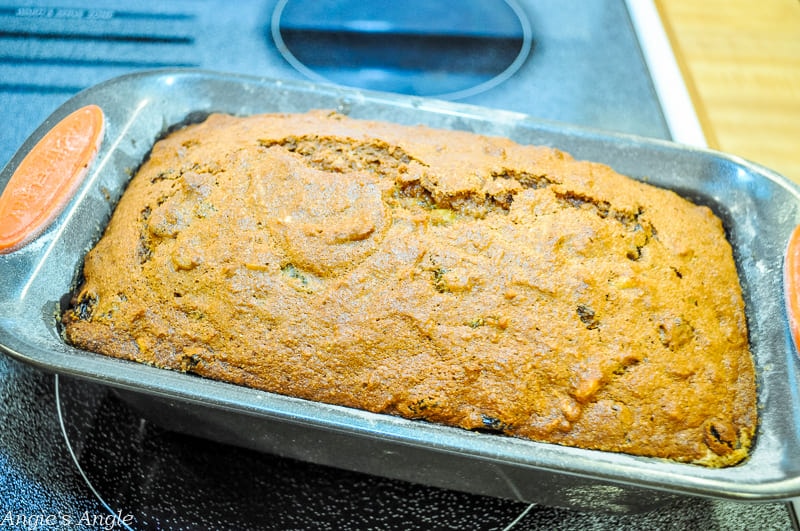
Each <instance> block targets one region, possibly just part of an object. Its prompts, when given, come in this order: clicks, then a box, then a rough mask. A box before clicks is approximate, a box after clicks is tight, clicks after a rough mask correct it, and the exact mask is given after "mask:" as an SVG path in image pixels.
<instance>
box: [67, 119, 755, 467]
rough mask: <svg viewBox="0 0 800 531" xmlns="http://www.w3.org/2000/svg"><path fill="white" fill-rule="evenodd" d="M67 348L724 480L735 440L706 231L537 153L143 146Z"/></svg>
mask: <svg viewBox="0 0 800 531" xmlns="http://www.w3.org/2000/svg"><path fill="white" fill-rule="evenodd" d="M84 274H85V283H84V284H83V285H82V286H81V288H80V290H79V291H78V292H77V293H76V295H75V298H74V301H73V306H72V308H71V309H70V310H69V311H67V312H66V313H65V315H64V316H63V322H64V325H65V335H66V337H67V339H68V340H69V341H70V342H72V343H74V344H75V345H77V346H79V347H82V348H85V349H88V350H93V351H97V352H101V353H104V354H107V355H111V356H117V357H122V358H128V359H133V360H137V361H140V362H144V363H149V364H153V365H156V366H159V367H164V368H171V369H176V370H182V371H190V372H193V373H197V374H200V375H203V376H207V377H210V378H217V379H221V380H225V381H229V382H233V383H238V384H243V385H248V386H252V387H256V388H260V389H265V390H268V391H273V392H278V393H284V394H288V395H293V396H298V397H302V398H307V399H311V400H318V401H324V402H330V403H336V404H341V405H345V406H352V407H358V408H362V409H367V410H370V411H376V412H383V413H390V414H397V415H402V416H405V417H409V418H414V419H425V420H428V421H433V422H440V423H445V424H449V425H454V426H460V427H463V428H467V429H477V430H485V431H490V432H498V433H504V434H507V435H512V436H517V437H524V438H530V439H534V440H537V441H546V442H553V443H559V444H565V445H572V446H579V447H584V448H592V449H599V450H608V451H617V452H627V453H631V454H636V455H644V456H653V457H664V458H669V459H674V460H678V461H685V462H693V463H700V464H705V465H709V466H727V465H731V464H735V463H737V462H739V461H740V460H742V459H743V458H744V457H746V455H747V453H748V448H749V446H750V444H751V440H752V437H753V434H754V433H755V427H756V422H757V416H756V405H755V402H756V388H755V376H754V367H753V360H752V357H751V355H750V352H749V347H748V341H747V326H746V322H745V313H744V305H743V301H742V296H741V290H740V287H739V283H738V277H737V272H736V267H735V264H734V261H733V257H732V252H731V248H730V245H729V244H728V242H727V241H726V239H725V235H724V231H723V228H722V224H721V222H720V220H719V219H718V218H717V217H715V216H714V215H713V213H712V212H711V211H710V210H709V209H708V208H706V207H703V206H697V205H694V204H692V203H690V202H688V201H686V200H684V199H682V198H680V197H679V196H677V195H676V194H674V193H672V192H670V191H666V190H662V189H658V188H655V187H653V186H649V185H646V184H643V183H640V182H637V181H634V180H631V179H629V178H627V177H624V176H622V175H619V174H617V173H616V172H614V171H613V170H612V169H610V168H609V167H607V166H604V165H601V164H596V163H591V162H583V161H576V160H573V159H572V157H570V156H569V155H567V154H565V153H563V152H560V151H558V150H555V149H551V148H543V147H534V146H520V145H517V144H515V143H513V142H511V141H510V140H507V139H502V138H491V137H483V136H478V135H474V134H471V133H467V132H456V131H439V130H433V129H429V128H425V127H404V126H398V125H394V124H389V123H381V122H367V121H358V120H353V119H350V118H346V117H343V116H341V115H337V114H334V113H328V112H322V111H318V112H311V113H308V114H300V115H262V116H253V117H248V118H234V117H230V116H223V115H215V116H212V117H210V118H209V119H208V120H207V121H205V122H204V123H201V124H197V125H192V126H189V127H186V128H184V129H182V130H179V131H177V132H175V133H173V134H171V135H170V136H168V137H167V138H165V139H164V140H162V141H160V142H158V143H157V144H156V145H155V146H154V148H153V151H152V153H151V155H150V157H149V159H148V160H147V161H146V162H145V164H144V165H143V166H142V168H141V169H140V171H139V172H138V174H137V175H136V177H135V178H134V179H133V181H132V182H131V184H130V187H129V189H128V190H127V191H126V193H125V194H124V196H123V198H122V200H121V201H120V204H119V206H118V208H117V210H116V212H115V214H114V217H113V219H112V220H111V223H110V225H109V227H108V229H107V232H106V234H105V235H104V237H103V238H102V240H101V241H100V242H99V243H98V245H97V246H96V248H95V249H94V250H92V251H91V252H90V253H89V255H88V256H87V258H86V264H85V272H84Z"/></svg>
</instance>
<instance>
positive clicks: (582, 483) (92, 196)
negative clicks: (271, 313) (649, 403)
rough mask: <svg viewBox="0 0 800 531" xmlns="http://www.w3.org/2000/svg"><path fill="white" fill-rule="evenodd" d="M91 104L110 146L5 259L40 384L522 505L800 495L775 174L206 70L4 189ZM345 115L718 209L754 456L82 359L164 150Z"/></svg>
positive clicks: (3, 342)
mask: <svg viewBox="0 0 800 531" xmlns="http://www.w3.org/2000/svg"><path fill="white" fill-rule="evenodd" d="M88 104H96V105H99V106H100V107H101V108H102V109H103V111H104V112H105V116H106V130H105V138H104V141H103V144H102V146H101V148H100V151H99V153H98V156H97V158H96V160H95V162H94V163H93V164H92V166H91V167H90V169H89V173H88V175H87V177H86V180H85V181H84V182H83V184H82V187H81V188H80V189H79V190H78V192H77V194H76V195H75V197H74V198H73V200H72V202H71V203H70V204H69V205H68V206H67V208H66V210H65V211H64V212H63V213H62V214H61V215H60V216H59V217H58V218H57V219H56V221H55V222H54V223H53V224H52V225H51V226H50V227H49V228H48V229H47V230H46V231H45V232H44V233H43V234H42V235H41V236H39V237H38V238H37V239H36V240H34V241H33V242H31V243H29V244H28V245H27V246H25V247H23V248H22V249H20V250H18V251H16V252H13V253H10V254H7V255H0V273H1V274H2V283H1V284H0V346H2V348H3V350H5V351H6V352H7V353H8V354H9V355H11V356H13V357H15V358H18V359H20V360H22V361H24V362H27V363H30V364H32V365H34V366H37V367H40V368H42V369H44V370H46V371H50V372H54V373H57V374H62V375H68V376H72V377H77V378H82V379H87V380H90V381H94V382H99V383H102V384H105V385H107V386H110V387H112V388H114V389H116V390H117V391H118V392H119V393H120V394H121V395H122V396H123V397H124V398H125V399H126V400H127V401H128V402H129V403H130V404H131V405H132V406H134V407H135V408H136V409H138V410H139V411H140V412H142V414H143V415H145V416H146V417H148V418H150V419H151V420H154V421H156V422H159V423H161V424H163V425H165V426H167V427H170V428H172V429H174V430H178V431H184V432H188V433H191V434H194V435H199V436H204V437H209V438H212V439H215V440H218V441H222V442H227V443H232V444H236V445H241V446H245V447H249V448H254V449H258V450H262V451H266V452H271V453H275V454H279V455H283V456H288V457H292V458H297V459H301V460H307V461H311V462H315V463H321V464H325V465H331V466H335V467H342V468H345V469H350V470H356V471H361V472H366V473H370V474H376V475H382V476H387V477H393V478H400V479H404V480H409V481H413V482H420V483H424V484H429V485H433V486H439V487H445V488H452V489H457V490H463V491H467V492H473V493H477V494H484V495H492V496H498V497H506V498H512V499H516V500H520V501H526V502H536V503H542V504H549V505H556V506H565V507H573V508H579V509H584V510H587V509H599V510H606V511H641V510H646V509H649V508H652V507H654V506H655V505H658V504H660V503H663V502H665V501H667V500H670V499H672V498H674V497H676V496H684V495H689V496H706V497H715V498H723V499H732V500H741V501H775V500H782V499H788V498H791V497H796V496H798V495H800V390H799V389H798V382H800V358H798V357H797V355H796V352H795V348H794V345H793V342H792V338H791V335H790V333H789V329H788V322H787V316H786V311H785V309H784V304H783V280H782V279H783V275H782V269H783V258H784V252H785V248H786V242H787V239H788V237H789V235H790V233H791V231H792V229H793V228H794V227H795V226H796V225H797V224H798V222H800V193H798V189H797V187H796V186H795V185H794V184H792V183H790V182H789V181H788V180H787V179H785V178H783V177H781V176H779V175H776V174H775V173H773V172H771V171H769V170H767V169H765V168H762V167H759V166H757V165H754V164H751V163H749V162H746V161H743V160H740V159H737V158H734V157H730V156H727V155H724V154H721V153H716V152H713V151H708V150H702V149H693V148H687V147H683V146H679V145H676V144H673V143H669V142H664V141H658V140H651V139H645V138H638V137H633V136H627V135H618V134H610V133H605V132H599V131H594V130H588V129H583V128H575V127H568V126H564V125H561V124H554V123H543V122H541V121H537V120H535V119H533V118H530V117H527V116H523V115H520V114H516V113H509V112H503V111H498V110H489V109H482V108H476V107H472V106H466V105H459V104H453V103H446V102H440V101H434V100H427V99H422V98H414V97H404V96H395V95H386V94H377V93H369V92H363V91H357V90H350V89H344V88H337V87H332V86H324V85H316V84H311V83H303V82H287V81H276V80H268V79H261V78H253V77H242V76H237V75H226V74H218V73H210V72H201V71H186V70H169V71H156V72H148V73H141V74H134V75H130V76H126V77H122V78H117V79H114V80H111V81H109V82H106V83H103V84H101V85H98V86H96V87H93V88H90V89H88V90H86V91H84V92H82V93H80V94H78V95H77V96H75V97H74V98H73V99H71V100H70V101H68V102H67V103H66V104H65V105H64V106H63V107H62V108H60V109H58V110H57V111H56V112H55V113H54V114H53V115H52V116H51V117H50V118H49V119H48V120H47V121H46V122H45V123H44V124H42V126H41V127H40V128H39V129H38V130H37V131H36V132H35V133H34V134H33V135H32V137H31V138H30V139H29V140H28V141H27V142H26V143H25V144H24V145H23V146H22V148H21V149H20V151H19V152H18V153H17V155H15V157H14V158H13V159H12V160H11V162H10V163H9V164H8V166H7V167H6V168H5V169H4V171H3V173H2V174H0V187H4V186H5V183H7V182H8V180H9V178H10V176H11V174H12V173H13V171H14V169H15V168H16V166H17V165H18V164H19V163H20V161H21V160H22V158H23V157H24V156H25V154H26V153H27V151H28V150H30V149H31V148H32V146H34V145H35V144H36V142H37V140H38V139H39V138H41V137H42V136H43V135H44V134H45V133H46V132H47V131H48V130H49V129H50V128H51V127H52V126H53V124H55V123H56V122H58V121H59V120H60V119H61V118H63V117H64V116H66V115H68V114H69V113H70V112H71V111H73V110H75V109H78V108H80V107H82V106H85V105H88ZM312 108H324V109H334V110H338V111H339V112H342V113H345V114H349V115H351V116H353V117H358V118H370V119H379V120H387V121H395V122H399V123H405V124H417V123H424V124H428V125H431V126H434V127H440V128H453V129H462V130H468V131H474V132H478V133H483V134H489V135H502V136H508V137H510V138H512V139H514V140H516V141H518V142H521V143H530V144H542V145H552V146H555V147H558V148H560V149H563V150H565V151H567V152H570V153H571V154H573V155H574V156H575V157H576V158H581V159H589V160H594V161H599V162H604V163H607V164H609V165H611V166H612V167H613V168H615V169H616V170H617V171H619V172H621V173H624V174H627V175H630V176H632V177H634V178H639V179H644V180H646V181H648V182H650V183H653V184H656V185H660V186H664V187H667V188H671V189H673V190H675V191H677V192H678V193H680V194H682V195H684V196H686V197H688V198H689V199H691V200H693V201H695V202H699V203H703V204H706V205H708V206H710V207H711V208H712V209H713V210H714V211H715V212H716V213H717V214H718V215H719V216H720V217H721V218H722V219H723V222H724V224H725V226H726V229H727V231H728V236H729V238H730V240H731V243H732V244H733V247H734V252H735V259H736V262H737V265H738V268H739V272H740V275H741V281H742V285H743V288H744V297H745V302H746V309H747V317H748V321H749V326H750V334H751V342H752V350H753V353H754V356H755V360H756V364H757V370H758V386H759V394H758V400H759V408H760V413H761V420H760V426H759V429H758V434H757V439H756V442H755V446H754V448H753V452H752V455H751V457H750V458H749V459H748V460H747V461H745V462H743V463H741V464H740V465H737V466H735V467H731V468H725V469H709V468H704V467H699V466H695V465H688V464H680V463H675V462H669V461H665V460H660V459H652V458H642V457H634V456H630V455H624V454H615V453H606V452H598V451H590V450H583V449H578V448H568V447H562V446H558V445H553V444H544V443H536V442H531V441H526V440H520V439H514V438H509V437H502V436H498V435H493V434H485V433H476V432H470V431H466V430H461V429H457V428H449V427H443V426H438V425H432V424H429V423H425V422H421V421H411V420H406V419H402V418H396V417H392V416H388V415H380V414H373V413H368V412H364V411H358V410H353V409H349V408H344V407H337V406H331V405H326V404H320V403H314V402H309V401H305V400H298V399H294V398H289V397H285V396H280V395H276V394H270V393H266V392H262V391H256V390H252V389H248V388H244V387H238V386H235V385H231V384H226V383H221V382H216V381H210V380H206V379H203V378H199V377H196V376H192V375H186V374H181V373H177V372H171V371H166V370H159V369H155V368H152V367H149V366H144V365H140V364H137V363H133V362H127V361H122V360H118V359H113V358H108V357H104V356H101V355H97V354H93V353H88V352H83V351H80V350H76V349H74V348H71V347H70V346H68V345H66V344H65V343H64V341H63V340H62V338H61V336H60V335H59V328H58V325H57V319H56V315H57V314H58V313H59V312H60V310H61V308H62V305H63V304H64V301H65V300H66V296H67V295H68V294H69V293H70V291H71V290H72V289H73V287H74V283H75V281H76V279H77V277H78V274H79V273H78V272H79V270H80V268H81V265H82V260H83V256H84V254H85V253H86V252H87V251H88V249H90V248H91V246H92V245H93V244H94V243H95V242H96V241H97V239H98V238H99V237H100V235H101V232H102V230H103V228H104V226H105V225H106V223H107V222H108V220H109V218H110V216H111V213H112V210H113V208H114V205H115V204H116V202H117V200H118V198H119V197H120V195H121V194H122V193H123V190H124V189H125V186H126V184H127V182H128V180H129V179H130V177H131V175H132V174H133V172H134V171H135V170H136V168H137V167H138V166H139V165H140V164H141V162H142V161H143V160H144V159H145V157H146V156H147V153H148V152H149V150H150V148H151V146H152V145H153V142H154V141H155V140H156V139H157V138H158V137H159V136H161V135H163V134H164V132H165V131H167V130H168V129H169V128H170V127H173V126H175V125H176V124H180V123H183V122H185V121H187V120H189V121H191V120H193V119H196V118H197V117H199V116H204V115H205V114H207V113H209V112H214V111H221V112H227V113H233V114H239V115H246V114H253V113H261V112H276V111H280V112H292V111H305V110H308V109H312Z"/></svg>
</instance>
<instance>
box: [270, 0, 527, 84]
mask: <svg viewBox="0 0 800 531" xmlns="http://www.w3.org/2000/svg"><path fill="white" fill-rule="evenodd" d="M295 5H297V3H292V2H290V0H279V1H278V3H277V5H276V7H275V9H274V11H273V13H272V18H271V23H270V31H271V34H272V39H273V41H274V42H275V46H276V48H277V50H278V51H279V53H280V54H281V55H282V56H283V58H284V59H285V60H286V61H287V62H288V63H289V64H290V65H291V66H292V67H293V68H294V69H295V70H297V71H298V72H300V73H301V74H303V75H304V76H305V77H307V78H309V79H311V80H313V81H317V82H322V83H334V84H338V85H345V86H351V87H357V88H364V89H370V90H381V91H386V92H399V93H404V94H410V95H417V96H430V97H437V98H441V99H448V100H459V99H464V98H468V97H471V96H475V95H477V94H480V93H482V92H485V91H488V90H490V89H492V88H494V87H496V86H498V85H500V84H501V83H503V82H505V81H506V80H508V79H509V78H511V77H512V76H513V75H514V74H516V73H517V71H518V70H519V69H520V68H521V67H522V65H523V64H524V63H525V61H526V60H527V59H528V56H529V55H530V52H531V50H532V48H533V31H532V29H531V23H530V20H529V19H528V17H527V15H526V14H525V11H524V10H523V9H522V8H521V7H520V5H519V4H518V3H517V2H516V0H497V5H496V6H495V8H494V9H491V10H490V12H486V11H485V9H486V3H485V2H482V1H477V2H472V3H470V4H466V5H465V4H463V3H462V4H461V5H460V6H459V7H460V8H462V9H461V10H460V11H459V12H458V13H454V14H453V16H454V17H461V15H462V14H463V12H464V11H465V10H464V9H463V8H464V7H469V5H472V6H473V10H474V9H478V10H484V12H476V13H475V14H474V15H471V16H467V17H466V18H464V17H461V18H460V19H459V20H455V19H453V18H448V16H444V17H442V16H440V15H441V13H440V12H439V13H437V12H435V10H436V9H437V6H438V7H441V6H442V5H444V4H437V3H436V2H430V1H429V0H423V1H421V2H419V6H418V8H419V9H433V10H434V11H430V12H428V13H427V16H426V14H425V13H422V14H420V11H419V10H418V9H414V8H413V7H409V4H408V3H403V4H402V5H403V9H402V11H403V12H402V13H400V12H399V10H397V9H395V10H394V12H393V10H392V9H391V8H386V7H387V6H390V5H391V4H378V5H383V7H384V8H386V9H383V10H381V9H378V11H380V13H379V14H378V15H379V16H377V17H376V16H370V15H375V14H376V13H375V9H376V8H375V7H369V8H367V7H365V6H375V5H376V3H374V2H373V3H370V2H358V1H353V0H349V1H348V0H345V1H344V2H340V4H339V5H344V7H345V9H343V10H342V12H344V13H348V8H350V11H349V13H348V15H347V16H346V17H345V16H344V15H339V14H338V13H336V12H333V11H332V12H326V13H325V14H326V15H330V17H329V20H327V21H325V22H324V23H320V24H319V25H317V26H315V25H312V24H311V23H310V22H309V21H310V20H311V16H308V15H306V12H305V11H301V10H300V8H298V9H297V10H293V6H295ZM317 5H319V4H317ZM287 6H288V9H287ZM362 7H365V8H366V9H372V10H373V12H372V13H366V16H361V17H360V16H359V13H358V12H357V10H358V9H361V8H362ZM305 8H306V9H307V8H308V4H305ZM466 11H469V9H467V10H466ZM409 13H414V15H413V16H408V14H409ZM487 13H490V14H491V16H488V17H487ZM395 15H396V16H397V17H398V18H399V19H398V20H395V19H392V17H393V16H395ZM404 15H405V16H404ZM287 20H288V23H287ZM316 20H319V18H317V19H316ZM461 23H463V24H461Z"/></svg>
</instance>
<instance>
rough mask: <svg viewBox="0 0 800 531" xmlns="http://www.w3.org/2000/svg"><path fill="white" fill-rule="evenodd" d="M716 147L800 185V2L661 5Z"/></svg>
mask: <svg viewBox="0 0 800 531" xmlns="http://www.w3.org/2000/svg"><path fill="white" fill-rule="evenodd" d="M655 3H656V6H657V8H658V10H659V13H660V15H661V20H662V22H663V24H664V27H665V29H666V32H667V35H668V36H669V38H670V41H671V43H672V47H673V50H674V52H675V56H676V58H677V60H678V64H679V66H680V68H681V71H682V73H683V76H684V79H685V80H686V84H687V87H688V89H689V93H690V95H691V97H692V101H693V103H694V106H695V110H696V112H697V115H698V118H699V119H700V123H701V125H702V127H703V131H704V133H705V135H706V139H707V142H708V144H709V146H710V147H712V148H714V149H718V150H720V151H724V152H727V153H731V154H734V155H739V156H741V157H743V158H746V159H748V160H751V161H754V162H758V163H760V164H762V165H764V166H766V167H768V168H770V169H772V170H775V171H777V172H778V173H781V174H783V175H784V176H786V177H788V178H790V179H792V180H794V181H795V182H797V183H800V0H759V1H754V0H700V1H698V0H655Z"/></svg>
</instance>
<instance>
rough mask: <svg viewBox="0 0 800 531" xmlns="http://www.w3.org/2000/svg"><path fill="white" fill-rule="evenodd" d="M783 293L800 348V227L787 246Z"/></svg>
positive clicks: (799, 226) (790, 322) (794, 232)
mask: <svg viewBox="0 0 800 531" xmlns="http://www.w3.org/2000/svg"><path fill="white" fill-rule="evenodd" d="M783 291H784V299H785V300H786V314H787V315H788V318H789V330H790V332H791V334H792V339H793V340H794V344H795V347H796V348H797V347H800V225H798V226H797V227H795V228H794V230H793V231H792V234H791V235H790V236H789V243H788V245H787V246H786V258H785V260H784V264H783Z"/></svg>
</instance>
